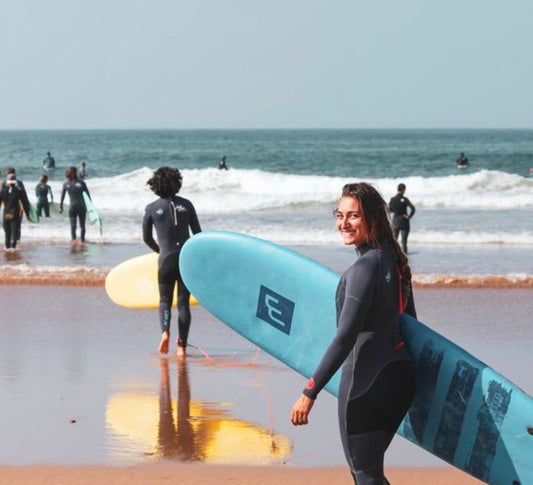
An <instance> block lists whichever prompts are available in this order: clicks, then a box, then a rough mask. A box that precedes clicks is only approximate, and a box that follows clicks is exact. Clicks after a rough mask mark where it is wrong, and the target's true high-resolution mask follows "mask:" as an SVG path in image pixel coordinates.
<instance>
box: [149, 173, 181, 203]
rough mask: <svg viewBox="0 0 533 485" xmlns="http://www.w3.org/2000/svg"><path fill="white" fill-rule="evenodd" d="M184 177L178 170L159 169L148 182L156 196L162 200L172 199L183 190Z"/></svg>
mask: <svg viewBox="0 0 533 485" xmlns="http://www.w3.org/2000/svg"><path fill="white" fill-rule="evenodd" d="M182 181H183V177H182V176H181V172H180V171H179V170H178V169H177V168H172V167H161V168H158V169H157V170H156V171H155V172H154V175H153V176H152V178H150V179H149V180H148V182H146V185H148V186H149V187H150V189H151V190H152V192H154V194H156V195H158V196H159V197H162V198H167V197H172V196H173V195H175V194H177V193H178V192H179V191H180V189H181V183H182Z"/></svg>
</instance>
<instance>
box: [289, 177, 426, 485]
mask: <svg viewBox="0 0 533 485" xmlns="http://www.w3.org/2000/svg"><path fill="white" fill-rule="evenodd" d="M335 217H336V227H337V229H338V231H339V233H340V235H341V238H342V240H343V242H344V244H347V245H354V246H355V248H356V251H357V253H358V256H359V257H358V259H357V260H356V261H355V263H354V264H353V265H352V266H350V268H348V270H347V271H346V272H345V273H344V275H343V276H342V278H341V280H340V282H339V286H338V287H337V294H336V306H337V334H336V336H335V338H334V340H333V341H332V342H331V344H330V345H329V347H328V349H327V351H326V353H325V354H324V356H323V357H322V360H321V361H320V364H319V365H318V367H317V369H316V370H315V372H314V374H313V376H312V378H311V379H310V380H309V382H308V383H307V386H306V387H305V389H304V391H303V393H302V395H301V396H300V398H299V399H298V400H297V401H296V403H295V404H294V406H293V408H292V411H291V421H292V423H293V424H294V425H296V426H298V425H302V424H307V423H308V416H309V413H310V411H311V408H312V407H313V404H314V401H315V399H316V397H317V395H318V393H319V392H320V391H321V389H322V388H323V387H324V386H325V385H326V383H327V382H328V381H329V379H331V377H333V375H334V374H335V372H336V371H337V370H338V368H339V367H341V366H342V377H341V382H340V386H339V398H338V414H339V426H340V432H341V440H342V444H343V448H344V452H345V455H346V459H347V461H348V464H349V466H350V470H351V473H352V476H353V478H354V482H355V483H356V484H357V485H383V484H388V483H389V482H388V481H387V479H386V478H385V475H384V471H383V461H384V456H385V451H386V450H387V448H388V446H389V444H390V443H391V441H392V438H393V437H394V434H395V432H396V430H397V429H398V426H399V425H400V423H401V421H402V419H403V417H404V415H405V413H406V412H407V410H408V409H409V406H410V405H411V402H412V400H413V397H414V391H415V373H414V367H413V364H412V363H411V359H410V356H409V354H408V352H407V349H406V347H405V344H404V342H403V341H402V338H401V336H400V332H399V316H400V314H401V313H402V312H403V311H404V310H405V311H406V312H407V313H409V314H411V315H413V316H415V317H416V312H415V308H414V301H413V296H412V287H411V270H410V268H409V265H408V261H407V257H406V256H405V254H404V253H403V252H402V251H401V249H400V247H399V245H398V243H397V241H396V239H395V238H394V236H393V233H392V229H391V226H390V223H389V218H388V214H387V204H386V202H385V201H384V200H383V198H382V197H381V195H380V194H379V193H378V191H377V190H376V189H375V188H374V187H372V186H371V185H369V184H366V183H357V184H347V185H345V186H344V188H343V190H342V196H341V199H340V201H339V204H338V207H337V209H336V210H335Z"/></svg>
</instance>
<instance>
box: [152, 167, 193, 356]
mask: <svg viewBox="0 0 533 485" xmlns="http://www.w3.org/2000/svg"><path fill="white" fill-rule="evenodd" d="M182 180H183V179H182V176H181V173H180V171H179V170H178V169H177V168H172V167H161V168H159V169H157V170H156V171H155V173H154V175H153V176H152V177H151V178H150V179H149V180H148V182H147V185H148V186H149V187H150V189H151V190H152V191H153V192H154V193H155V194H156V195H157V196H159V198H158V199H157V200H155V201H154V202H152V203H150V204H148V205H147V206H146V208H145V211H144V218H143V240H144V242H145V243H146V244H147V245H148V247H150V248H151V249H152V250H153V251H155V252H156V253H158V254H159V258H158V272H157V279H158V283H159V324H160V327H161V341H160V343H159V352H160V353H162V354H166V353H168V347H169V341H170V320H171V307H172V297H173V294H174V288H175V286H176V284H177V285H178V302H177V305H178V339H177V342H176V343H177V354H178V357H184V356H185V354H186V347H187V339H188V337H189V329H190V326H191V311H190V307H189V299H190V292H189V290H188V289H187V287H186V286H185V283H184V282H183V279H182V278H181V274H180V271H179V255H180V251H181V248H182V246H183V244H184V243H185V241H187V239H189V237H190V231H191V232H192V233H193V234H196V233H199V232H201V230H202V229H201V227H200V223H199V222H198V216H197V215H196V210H195V208H194V206H193V204H192V203H191V202H190V201H189V200H187V199H184V198H183V197H180V196H178V195H177V193H178V192H179V191H180V189H181V184H182ZM154 227H155V230H156V234H157V242H156V241H155V239H154V237H153V228H154Z"/></svg>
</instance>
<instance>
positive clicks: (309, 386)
mask: <svg viewBox="0 0 533 485" xmlns="http://www.w3.org/2000/svg"><path fill="white" fill-rule="evenodd" d="M305 388H306V389H307V390H308V391H311V390H312V389H314V388H315V380H314V379H313V378H312V377H311V379H309V380H308V381H307V385H306V386H305Z"/></svg>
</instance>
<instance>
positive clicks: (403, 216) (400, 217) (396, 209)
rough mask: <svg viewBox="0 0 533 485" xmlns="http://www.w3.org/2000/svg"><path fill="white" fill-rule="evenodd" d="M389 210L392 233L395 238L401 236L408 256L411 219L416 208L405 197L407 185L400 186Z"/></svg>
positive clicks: (390, 203)
mask: <svg viewBox="0 0 533 485" xmlns="http://www.w3.org/2000/svg"><path fill="white" fill-rule="evenodd" d="M389 209H390V211H391V212H392V231H393V234H394V238H395V239H398V236H399V235H401V240H402V249H403V252H404V253H405V254H407V238H408V237H409V231H410V230H411V223H410V222H409V221H410V219H411V218H412V217H413V216H414V215H415V211H416V209H415V206H414V205H413V204H411V201H410V200H409V199H408V198H407V197H406V196H405V184H398V193H397V194H396V195H395V196H394V197H393V198H392V199H391V200H390V202H389Z"/></svg>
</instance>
